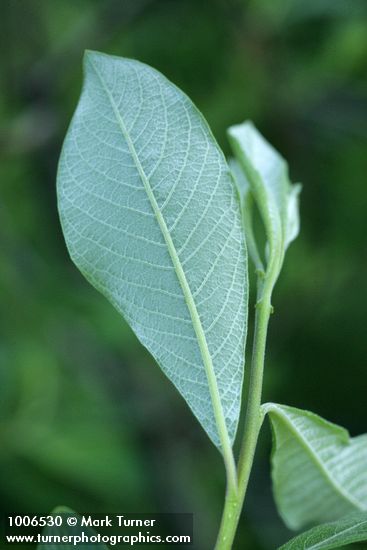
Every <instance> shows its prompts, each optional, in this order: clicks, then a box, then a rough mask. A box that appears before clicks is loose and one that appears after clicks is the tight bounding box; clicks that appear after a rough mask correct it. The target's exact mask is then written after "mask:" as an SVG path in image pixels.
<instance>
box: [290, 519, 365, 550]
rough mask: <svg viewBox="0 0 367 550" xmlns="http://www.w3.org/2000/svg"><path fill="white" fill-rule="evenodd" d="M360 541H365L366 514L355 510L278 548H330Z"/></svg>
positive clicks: (305, 549)
mask: <svg viewBox="0 0 367 550" xmlns="http://www.w3.org/2000/svg"><path fill="white" fill-rule="evenodd" d="M362 541H367V514H366V513H365V512H357V513H355V514H350V515H349V516H347V517H345V518H342V519H339V520H337V521H333V522H330V523H324V524H323V525H318V526H317V527H313V528H312V529H310V530H309V531H306V532H305V533H302V534H301V535H298V536H297V537H294V538H293V539H291V540H290V541H288V542H287V543H286V544H284V545H283V546H281V548H279V550H331V549H332V548H341V547H343V548H344V546H345V545H347V544H352V543H353V542H362Z"/></svg>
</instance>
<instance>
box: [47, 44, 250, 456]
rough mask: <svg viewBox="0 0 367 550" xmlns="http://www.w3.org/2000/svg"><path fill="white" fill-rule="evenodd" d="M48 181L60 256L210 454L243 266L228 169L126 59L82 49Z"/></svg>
mask: <svg viewBox="0 0 367 550" xmlns="http://www.w3.org/2000/svg"><path fill="white" fill-rule="evenodd" d="M84 70H85V82H84V87H83V91H82V95H81V98H80V101H79V104H78V107H77V110H76V112H75V114H74V117H73V120H72V123H71V126H70V129H69V131H68V134H67V137H66V139H65V143H64V147H63V151H62V156H61V159H60V166H59V173H58V198H59V210H60V216H61V221H62V226H63V231H64V234H65V238H66V242H67V246H68V249H69V252H70V255H71V257H72V259H73V260H74V262H75V263H76V265H77V266H78V268H79V269H80V270H81V271H82V273H83V274H84V275H85V277H86V278H87V279H88V280H89V281H90V282H91V283H92V284H93V285H94V286H95V287H96V288H97V289H98V290H100V291H101V292H102V293H103V294H104V295H105V296H106V297H107V298H108V299H109V300H110V301H111V302H112V303H113V305H114V306H115V307H116V308H117V310H118V311H119V312H120V313H122V315H123V316H124V317H125V318H126V320H127V321H128V322H129V324H130V325H131V327H132V328H133V330H134V331H135V333H136V335H137V336H138V338H139V339H140V341H141V342H142V343H143V344H144V345H145V346H146V347H147V348H148V350H149V351H150V352H151V353H152V355H153V356H154V357H155V359H156V360H157V362H158V363H159V365H160V366H161V368H162V370H163V371H164V372H165V373H166V375H167V376H168V377H169V378H170V379H171V380H172V382H173V383H174V384H175V386H176V387H177V388H178V390H179V391H180V392H181V394H182V395H183V397H184V398H185V399H186V401H187V403H188V404H189V406H190V407H191V409H192V411H193V412H194V414H195V415H196V416H197V418H198V419H199V421H200V422H201V424H202V425H203V427H204V428H205V430H206V431H207V433H208V435H209V436H210V438H211V439H212V440H213V441H214V443H215V444H216V445H218V446H220V445H221V444H223V441H224V440H225V439H226V438H227V440H228V441H230V442H232V441H233V439H234V436H235V432H236V427H237V422H238V416H239V410H240V398H241V388H242V378H243V365H244V347H245V337H246V321H247V265H246V250H245V244H244V238H243V235H242V230H241V219H240V211H239V205H238V202H237V195H236V193H235V190H234V186H233V180H232V178H231V175H230V172H229V168H228V166H227V163H226V161H225V159H224V157H223V154H222V152H221V150H220V149H219V147H218V145H217V143H216V141H215V140H214V138H213V136H212V134H211V132H210V130H209V128H208V125H207V124H206V122H205V120H204V119H203V117H202V116H201V115H200V113H199V112H198V111H197V109H196V108H195V107H194V105H193V104H192V103H191V101H190V100H189V99H188V98H187V96H185V95H184V94H183V93H182V92H181V91H180V90H178V88H176V87H175V86H174V85H173V84H171V83H170V82H169V81H168V80H167V79H166V78H164V77H163V76H162V75H161V74H160V73H158V72H157V71H155V70H154V69H152V68H150V67H148V66H146V65H144V64H142V63H139V62H137V61H133V60H128V59H122V58H117V57H113V56H107V55H104V54H99V53H93V52H89V53H87V54H86V57H85V68H84Z"/></svg>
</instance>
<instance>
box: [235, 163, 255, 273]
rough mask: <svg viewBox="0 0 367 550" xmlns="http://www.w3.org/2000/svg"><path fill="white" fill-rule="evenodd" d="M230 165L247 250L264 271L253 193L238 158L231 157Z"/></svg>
mask: <svg viewBox="0 0 367 550" xmlns="http://www.w3.org/2000/svg"><path fill="white" fill-rule="evenodd" d="M229 166H230V169H231V172H232V175H233V179H234V181H235V183H236V188H237V192H238V196H239V199H240V204H241V215H242V224H243V230H244V232H245V237H246V242H247V250H248V253H249V255H250V257H251V259H252V261H253V262H254V264H255V266H256V268H257V269H258V270H261V271H264V267H263V264H262V260H261V256H260V254H259V250H258V247H257V244H256V240H255V236H254V233H253V212H254V201H253V198H252V195H251V188H250V184H249V181H248V179H247V177H246V174H245V172H244V171H243V170H242V169H241V166H240V164H239V162H238V161H237V160H236V159H234V158H231V159H230V160H229Z"/></svg>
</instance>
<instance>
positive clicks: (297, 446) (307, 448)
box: [263, 403, 367, 529]
mask: <svg viewBox="0 0 367 550" xmlns="http://www.w3.org/2000/svg"><path fill="white" fill-rule="evenodd" d="M263 411H264V413H268V414H269V417H270V420H271V424H272V429H273V453H272V479H273V489H274V495H275V500H276V503H277V507H278V510H279V512H280V514H281V516H282V517H283V519H284V521H285V523H286V524H287V525H288V527H290V528H291V529H299V528H302V527H304V526H307V525H309V524H315V523H324V522H327V521H333V520H337V519H339V518H341V517H343V516H346V515H348V514H349V513H352V512H356V511H365V510H367V469H366V464H367V434H366V435H361V436H359V437H354V438H350V436H349V434H348V432H347V431H346V430H345V429H344V428H341V427H340V426H337V425H336V424H332V423H331V422H327V421H326V420H324V419H323V418H321V417H319V416H317V415H316V414H313V413H310V412H308V411H302V410H300V409H295V408H293V407H287V406H285V405H276V404H274V403H268V404H266V405H263Z"/></svg>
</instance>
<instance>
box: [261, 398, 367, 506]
mask: <svg viewBox="0 0 367 550" xmlns="http://www.w3.org/2000/svg"><path fill="white" fill-rule="evenodd" d="M266 410H267V411H269V410H273V411H274V412H276V413H277V414H278V415H279V416H280V417H281V418H282V419H283V421H284V422H285V424H286V425H287V426H288V428H289V430H290V431H291V432H292V433H293V434H294V435H295V436H296V437H297V438H298V440H299V442H300V443H301V445H302V446H303V447H304V448H305V449H306V450H307V451H308V452H309V454H310V458H311V460H313V462H314V463H315V464H316V466H318V468H319V470H320V471H321V473H322V475H323V476H324V477H325V478H326V480H327V481H328V482H329V483H330V485H331V486H332V487H333V488H334V489H335V490H336V491H337V492H338V493H339V494H340V496H342V497H343V498H344V499H345V500H347V501H348V502H349V504H352V505H353V506H355V507H356V508H358V509H359V510H360V511H361V512H363V511H364V510H365V509H364V508H363V506H361V504H360V502H358V500H355V499H354V497H353V496H352V495H350V493H348V492H347V491H345V490H344V489H343V487H342V486H341V485H340V484H339V483H338V482H337V481H336V480H335V479H334V478H333V477H332V476H331V475H330V473H329V471H328V470H327V469H326V467H325V466H324V464H323V462H322V461H321V459H320V458H319V457H318V456H317V454H316V453H315V452H314V450H313V448H312V447H311V446H310V445H309V443H308V442H307V440H306V439H305V438H304V437H303V435H302V434H301V433H300V432H299V431H298V430H297V429H296V428H295V427H294V425H293V424H292V422H291V421H290V420H289V418H288V416H287V415H286V414H285V413H284V412H283V411H282V410H281V409H279V408H278V407H277V406H276V405H275V404H272V405H271V406H270V407H269V406H268V407H266ZM349 445H350V443H349Z"/></svg>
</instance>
